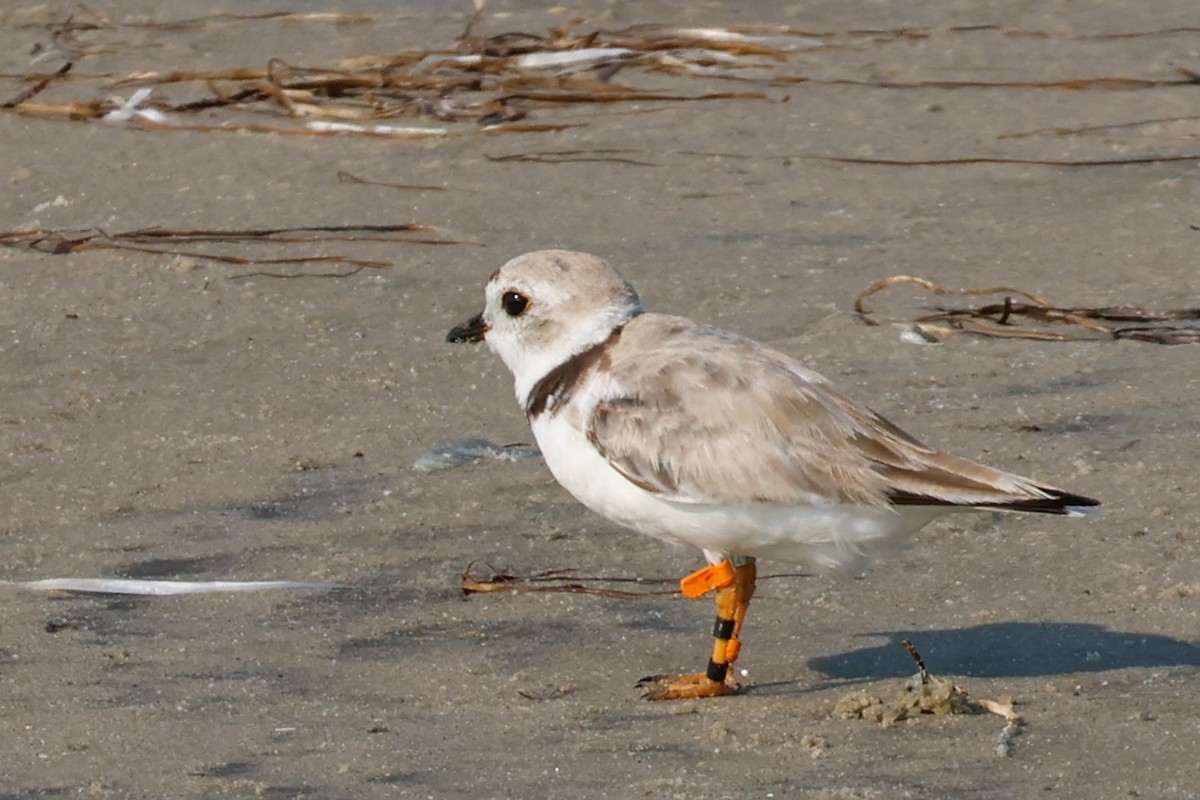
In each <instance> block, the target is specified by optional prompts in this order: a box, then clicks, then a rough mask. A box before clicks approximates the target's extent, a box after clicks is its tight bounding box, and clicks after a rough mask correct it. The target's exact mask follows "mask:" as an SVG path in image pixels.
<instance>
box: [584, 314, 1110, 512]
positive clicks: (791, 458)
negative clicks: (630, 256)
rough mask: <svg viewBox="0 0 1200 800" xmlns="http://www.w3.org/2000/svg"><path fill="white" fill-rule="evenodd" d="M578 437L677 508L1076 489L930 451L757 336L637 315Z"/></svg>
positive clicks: (993, 502)
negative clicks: (606, 389)
mask: <svg viewBox="0 0 1200 800" xmlns="http://www.w3.org/2000/svg"><path fill="white" fill-rule="evenodd" d="M609 355H610V357H611V363H610V364H609V365H608V369H609V371H610V374H611V375H612V378H613V380H612V385H613V386H614V387H615V389H614V391H613V392H612V393H611V394H610V396H608V397H607V398H605V399H602V400H601V401H600V402H599V403H597V404H596V406H595V408H594V410H593V412H592V413H591V415H590V418H589V419H587V420H585V421H584V426H585V433H586V434H587V436H588V438H589V439H590V440H591V442H592V443H593V444H594V445H595V446H596V447H597V449H599V450H600V452H601V453H603V454H604V455H605V457H606V458H607V459H608V460H609V462H610V463H611V464H612V466H613V467H614V468H615V469H616V470H617V471H619V472H620V473H621V474H622V475H624V476H625V477H626V478H628V479H629V480H630V481H631V482H633V483H635V484H636V485H638V486H640V487H642V488H643V489H646V490H647V491H651V492H655V493H657V494H660V495H662V496H663V497H664V498H667V499H671V500H674V501H676V502H684V503H706V504H722V505H741V504H749V503H778V504H808V503H813V502H822V501H824V502H837V503H853V504H864V505H873V506H878V507H882V506H885V505H887V504H889V503H898V504H915V505H963V506H983V507H997V508H1009V507H1011V508H1014V509H1016V508H1021V509H1025V510H1044V511H1052V510H1056V511H1060V513H1061V511H1062V510H1063V509H1064V506H1066V505H1094V504H1095V501H1088V498H1083V497H1080V496H1078V495H1070V494H1068V493H1065V492H1061V491H1060V490H1057V489H1053V488H1052V487H1047V486H1042V485H1039V484H1037V483H1035V482H1033V481H1030V480H1028V479H1025V478H1021V477H1019V476H1016V475H1011V474H1009V473H1005V472H1001V471H999V470H994V469H991V468H989V467H985V466H983V465H980V464H975V463H973V462H970V461H966V460H964V459H959V458H955V457H953V456H948V455H945V454H943V453H938V452H936V451H933V450H930V449H929V448H928V447H925V446H924V445H922V444H921V443H920V442H918V441H917V440H916V439H914V438H913V437H911V436H909V435H908V434H906V433H905V432H904V431H902V430H900V429H899V428H897V427H896V426H895V425H892V424H891V423H890V422H888V421H887V420H885V419H884V418H882V417H880V416H879V415H878V414H875V413H874V412H873V411H871V410H870V409H868V408H866V407H864V406H862V405H860V404H858V403H856V402H855V401H853V400H851V399H850V398H848V397H846V396H845V395H843V394H841V393H840V392H839V391H838V390H837V389H836V388H834V387H833V386H832V385H830V384H829V383H828V382H827V381H826V380H825V379H824V378H823V377H822V376H820V375H819V374H817V373H815V372H812V371H811V370H808V369H805V368H804V367H803V366H801V365H800V364H798V363H797V362H795V361H794V360H792V359H790V358H788V357H787V356H784V355H782V354H781V353H778V352H775V351H773V350H770V349H768V348H766V347H764V346H762V345H759V344H758V343H756V342H753V341H751V340H749V339H745V338H742V337H739V336H735V335H733V334H730V333H727V332H724V331H720V330H718V329H715V328H710V327H706V326H699V325H696V324H695V323H692V322H690V321H688V320H685V319H680V318H675V317H664V316H661V315H651V314H646V315H643V316H640V317H638V318H636V319H635V320H633V321H632V322H630V323H629V324H628V325H627V326H626V327H625V329H624V331H623V333H622V338H621V343H620V346H619V347H615V348H613V349H612V350H610V351H609Z"/></svg>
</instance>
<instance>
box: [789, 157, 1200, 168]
mask: <svg viewBox="0 0 1200 800" xmlns="http://www.w3.org/2000/svg"><path fill="white" fill-rule="evenodd" d="M797 157H798V158H803V159H807V160H813V161H833V162H836V163H839V164H871V165H874V166H881V167H944V166H958V165H961V164H1025V165H1029V166H1035V167H1122V166H1129V165H1132V164H1160V163H1169V162H1172V161H1200V154H1184V155H1162V156H1138V157H1134V158H1104V159H1098V160H1091V161H1088V160H1059V159H1032V158H991V157H969V158H931V159H913V160H904V159H897V158H853V157H850V156H812V155H802V156H797Z"/></svg>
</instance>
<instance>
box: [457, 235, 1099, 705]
mask: <svg viewBox="0 0 1200 800" xmlns="http://www.w3.org/2000/svg"><path fill="white" fill-rule="evenodd" d="M484 297H485V305H484V309H483V311H482V312H481V313H480V314H478V315H476V316H475V317H472V318H471V319H470V320H469V321H468V322H466V323H464V324H462V325H459V326H458V327H456V328H454V329H453V330H452V331H450V333H449V335H448V336H447V339H448V341H451V342H479V341H485V342H487V344H488V346H489V347H490V348H491V349H492V350H493V351H494V352H496V353H497V354H498V355H499V356H500V358H501V359H502V360H503V361H504V363H505V364H506V365H507V366H508V368H509V369H510V370H511V371H512V373H513V376H514V378H515V379H516V393H517V401H518V402H519V403H520V404H521V406H522V408H524V410H525V414H526V415H527V416H528V418H529V422H530V425H531V426H532V428H533V433H534V436H535V437H537V442H538V445H539V446H540V447H541V449H542V453H543V455H544V456H545V459H546V464H547V465H548V466H549V467H550V471H551V472H552V473H553V474H554V477H555V478H556V479H557V480H558V482H559V483H561V484H562V485H563V487H565V488H566V489H567V491H569V492H570V493H571V494H573V495H574V496H575V497H576V498H577V499H578V500H579V501H580V502H582V503H583V504H584V505H586V506H587V507H588V508H590V509H592V510H593V511H595V512H596V513H598V514H600V515H601V516H604V517H607V518H608V519H610V520H612V521H613V522H616V523H617V524H619V525H624V526H625V527H628V528H632V529H633V530H635V531H638V532H640V533H644V534H648V535H650V536H654V537H657V538H659V539H665V540H667V541H671V542H680V543H685V544H690V545H694V546H696V547H699V548H700V549H701V550H703V551H704V556H705V558H706V559H707V561H708V564H709V566H708V567H706V568H704V569H702V570H700V571H698V572H696V573H693V574H692V575H690V576H688V577H687V578H684V580H683V582H682V588H683V590H684V594H686V595H688V596H689V597H699V596H701V595H703V594H707V593H708V592H710V591H714V590H715V591H716V601H717V622H716V625H715V627H714V630H713V636H714V640H715V641H714V644H713V652H712V657H711V658H710V660H709V663H708V668H707V669H706V670H705V671H704V672H700V673H697V674H695V675H660V676H655V677H652V678H648V679H646V680H645V681H644V682H643V684H644V685H648V686H649V689H648V692H647V695H646V696H647V697H648V698H650V699H655V700H666V699H681V698H693V697H712V696H716V695H723V694H731V693H733V692H736V691H737V689H738V684H737V682H736V681H735V680H734V676H733V670H732V665H733V663H734V660H735V659H736V658H737V655H738V651H739V649H740V634H741V628H742V623H743V621H744V620H745V616H746V609H747V607H748V605H749V603H750V598H751V596H752V595H753V594H754V582H755V559H756V558H760V557H761V558H769V559H778V560H780V561H786V562H790V563H793V564H802V565H805V566H808V567H813V568H816V569H818V570H825V571H829V570H851V569H855V568H856V567H858V566H860V565H861V564H862V562H863V561H864V560H865V558H866V557H868V556H870V555H872V554H873V553H875V552H878V551H881V550H886V549H888V548H890V547H895V546H897V545H902V544H904V543H905V542H906V541H907V540H908V539H909V538H910V537H911V536H912V534H914V533H915V532H916V531H917V530H919V529H920V528H922V527H924V526H925V525H926V524H927V523H929V522H930V521H931V520H933V519H934V518H935V517H938V516H940V515H941V514H944V513H946V512H948V511H952V510H956V509H999V510H1004V511H1032V512H1039V513H1046V514H1068V515H1079V514H1081V513H1083V512H1084V511H1085V510H1086V509H1088V508H1089V507H1091V506H1097V505H1099V502H1098V501H1096V500H1093V499H1091V498H1089V497H1084V496H1083V495H1078V494H1073V493H1071V492H1067V491H1064V490H1062V489H1056V488H1055V487H1053V486H1048V485H1046V484H1043V483H1039V482H1037V481H1034V480H1031V479H1029V478H1023V477H1020V476H1019V475H1014V474H1011V473H1008V472H1003V471H1001V470H997V469H992V468H991V467H985V466H983V465H982V464H976V463H974V462H972V461H967V460H966V459H962V458H957V457H955V456H951V455H947V454H945V453H940V452H938V451H936V450H933V449H930V448H929V447H926V446H925V445H923V444H922V443H920V442H919V441H917V440H916V439H914V438H913V437H912V436H909V435H908V434H907V433H905V432H904V431H902V430H900V429H899V428H898V427H896V426H895V425H893V424H892V423H891V422H888V421H887V420H886V419H884V418H883V417H881V416H879V415H878V414H876V413H875V412H874V411H871V410H870V409H869V408H867V407H866V406H864V405H861V404H859V403H858V402H856V401H854V400H852V399H850V398H849V397H847V396H846V395H844V394H842V392H841V391H839V390H838V389H837V388H835V387H834V386H833V385H832V384H831V383H830V382H829V381H828V380H827V379H826V378H824V377H823V376H821V375H819V374H818V373H816V372H813V371H812V370H810V369H807V368H806V367H804V366H802V365H801V364H799V363H798V362H796V361H794V360H793V359H791V358H789V357H788V356H786V355H784V354H782V353H779V352H777V351H775V350H772V349H771V348H769V347H766V346H765V345H762V344H759V343H758V342H755V341H751V340H750V339H746V338H744V337H741V336H738V335H737V334H733V333H728V332H726V331H723V330H720V329H718V328H714V327H710V326H708V325H702V324H699V323H696V322H693V321H691V320H689V319H684V318H682V317H672V316H665V315H662V314H649V313H644V312H643V311H642V306H641V301H640V300H639V299H638V295H637V292H636V291H634V288H633V286H631V285H630V284H629V282H628V281H626V280H625V279H624V278H623V277H622V276H621V275H620V274H619V273H618V272H617V271H616V270H614V269H613V268H611V267H610V266H608V265H607V264H606V263H605V262H603V261H601V260H600V259H599V258H596V257H595V256H591V255H588V254H586V253H574V252H569V251H565V250H542V251H538V252H534V253H526V254H525V255H522V256H518V257H517V258H514V259H513V260H511V261H509V262H508V263H507V264H505V265H504V266H503V267H501V268H500V269H498V270H497V271H496V272H495V273H494V274H493V275H492V277H491V279H490V280H489V281H488V282H487V286H486V288H485V290H484Z"/></svg>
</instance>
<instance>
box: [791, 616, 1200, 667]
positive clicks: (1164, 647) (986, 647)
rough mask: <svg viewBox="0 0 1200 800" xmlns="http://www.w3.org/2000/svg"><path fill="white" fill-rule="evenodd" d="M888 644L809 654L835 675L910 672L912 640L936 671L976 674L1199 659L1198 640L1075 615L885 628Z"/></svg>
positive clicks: (810, 663) (1169, 664)
mask: <svg viewBox="0 0 1200 800" xmlns="http://www.w3.org/2000/svg"><path fill="white" fill-rule="evenodd" d="M863 635H864V636H872V637H881V636H882V637H886V638H887V642H886V643H885V644H878V645H874V646H871V647H864V648H861V649H858V650H850V651H847V652H844V653H839V654H837V655H831V656H819V657H816V658H811V659H809V660H808V662H807V663H808V666H809V667H811V668H812V669H813V670H815V671H816V672H819V673H821V674H822V675H825V676H827V677H828V678H830V679H834V680H837V681H839V682H840V681H850V682H858V681H868V680H881V679H886V678H899V677H908V676H909V675H911V674H913V672H914V671H915V666H916V665H915V664H914V663H913V660H912V658H911V657H910V656H909V655H908V654H907V653H905V652H904V650H903V649H902V648H901V646H900V643H901V642H902V641H904V640H905V639H907V640H909V641H911V642H912V643H913V644H914V645H915V646H916V648H917V649H918V650H919V651H920V653H921V655H922V656H923V657H924V660H925V663H926V664H927V665H928V666H929V669H930V670H931V671H933V672H934V673H935V674H944V675H960V676H964V677H974V678H1032V677H1049V676H1054V675H1067V674H1072V673H1079V672H1104V671H1108V670H1116V669H1124V668H1127V667H1177V666H1192V667H1200V646H1197V644H1196V643H1194V642H1188V641H1183V640H1180V639H1172V638H1171V637H1169V636H1160V635H1158V634H1152V633H1137V632H1125V631H1114V630H1109V629H1107V628H1105V627H1104V626H1103V625H1091V624H1087V623H1078V622H1050V621H1047V622H999V623H994V624H990V625H976V626H975V627H971V628H956V629H951V630H909V631H890V632H883V633H875V634H863Z"/></svg>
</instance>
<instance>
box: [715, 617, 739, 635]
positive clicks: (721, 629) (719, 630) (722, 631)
mask: <svg viewBox="0 0 1200 800" xmlns="http://www.w3.org/2000/svg"><path fill="white" fill-rule="evenodd" d="M733 625H734V623H733V620H731V619H722V618H721V617H717V621H716V622H715V623H713V637H714V638H716V639H725V640H726V641H728V640H729V639H732V638H733Z"/></svg>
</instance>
